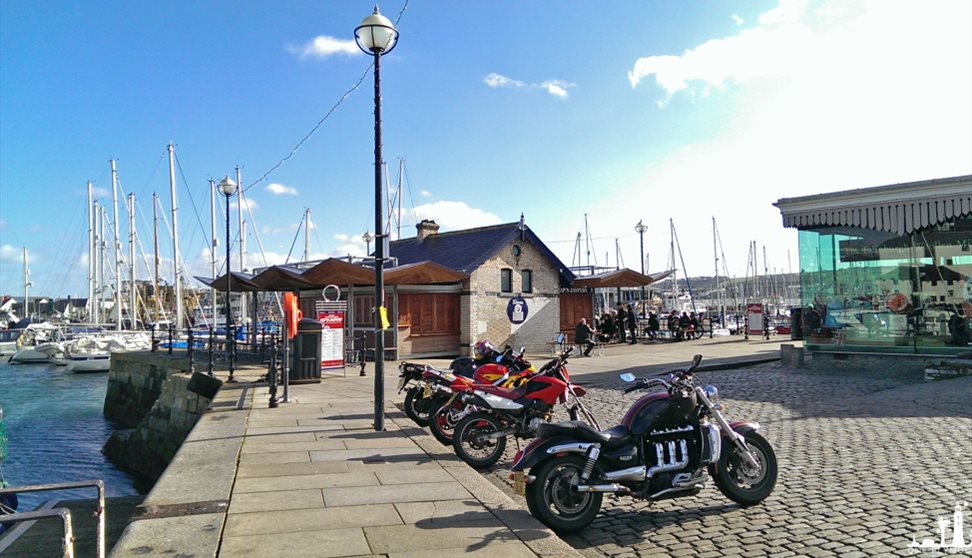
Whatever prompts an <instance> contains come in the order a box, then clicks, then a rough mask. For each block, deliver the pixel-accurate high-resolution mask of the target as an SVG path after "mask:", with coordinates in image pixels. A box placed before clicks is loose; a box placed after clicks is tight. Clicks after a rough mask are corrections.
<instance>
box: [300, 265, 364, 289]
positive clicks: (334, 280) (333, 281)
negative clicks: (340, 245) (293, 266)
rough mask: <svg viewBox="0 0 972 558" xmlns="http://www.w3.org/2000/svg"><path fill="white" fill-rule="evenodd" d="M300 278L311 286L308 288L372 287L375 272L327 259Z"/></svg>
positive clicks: (306, 271)
mask: <svg viewBox="0 0 972 558" xmlns="http://www.w3.org/2000/svg"><path fill="white" fill-rule="evenodd" d="M301 277H302V278H303V279H305V280H306V281H308V282H309V283H310V284H311V287H310V288H314V287H325V286H327V285H374V284H375V270H374V269H371V268H367V267H362V266H360V265H354V264H352V263H348V262H346V261H343V260H338V259H334V258H329V259H326V260H324V261H323V262H321V263H319V264H317V265H315V266H314V267H312V268H310V269H308V270H305V271H304V272H303V273H302V274H301Z"/></svg>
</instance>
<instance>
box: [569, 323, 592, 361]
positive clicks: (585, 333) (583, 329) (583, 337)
mask: <svg viewBox="0 0 972 558" xmlns="http://www.w3.org/2000/svg"><path fill="white" fill-rule="evenodd" d="M574 341H576V342H577V344H578V345H583V346H584V349H583V351H582V352H581V354H583V355H584V356H586V357H589V356H591V351H592V350H594V330H593V329H591V326H589V325H587V318H581V320H580V322H579V323H578V324H577V327H575V328H574Z"/></svg>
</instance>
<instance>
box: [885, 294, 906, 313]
mask: <svg viewBox="0 0 972 558" xmlns="http://www.w3.org/2000/svg"><path fill="white" fill-rule="evenodd" d="M884 305H885V306H887V307H888V310H890V311H892V312H903V311H904V310H905V309H906V308H908V297H906V296H905V295H903V294H901V293H894V294H891V295H888V298H887V299H885V301H884Z"/></svg>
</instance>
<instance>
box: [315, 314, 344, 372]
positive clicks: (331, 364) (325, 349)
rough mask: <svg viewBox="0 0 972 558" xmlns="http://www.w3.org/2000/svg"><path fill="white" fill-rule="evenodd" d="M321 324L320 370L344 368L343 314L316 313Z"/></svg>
mask: <svg viewBox="0 0 972 558" xmlns="http://www.w3.org/2000/svg"><path fill="white" fill-rule="evenodd" d="M317 320H318V321H320V322H321V368H341V367H342V366H344V312H343V311H340V310H329V311H318V312H317Z"/></svg>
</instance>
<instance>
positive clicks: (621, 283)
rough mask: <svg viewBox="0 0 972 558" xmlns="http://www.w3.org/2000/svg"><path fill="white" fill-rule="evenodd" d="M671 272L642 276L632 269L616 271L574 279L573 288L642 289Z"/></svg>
mask: <svg viewBox="0 0 972 558" xmlns="http://www.w3.org/2000/svg"><path fill="white" fill-rule="evenodd" d="M672 273H673V272H672V271H666V272H663V273H658V274H655V275H643V274H641V273H638V272H637V271H634V270H633V269H628V268H624V269H618V270H615V271H608V272H605V273H598V274H597V275H588V276H586V277H578V278H577V279H574V286H575V287H590V288H594V289H599V288H606V287H611V288H615V287H644V286H646V285H650V284H652V283H654V282H655V281H659V280H661V279H664V278H665V277H668V276H669V275H671V274H672Z"/></svg>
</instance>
